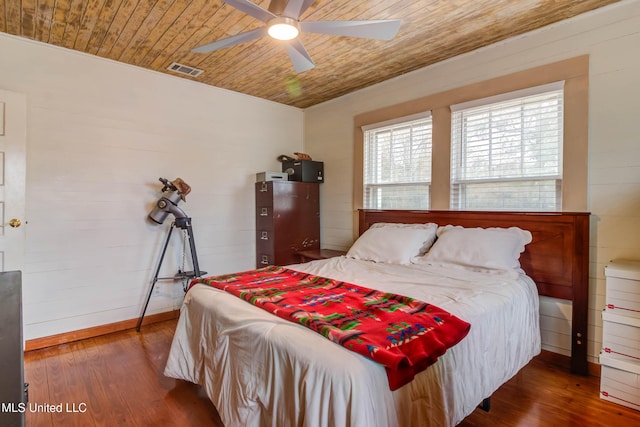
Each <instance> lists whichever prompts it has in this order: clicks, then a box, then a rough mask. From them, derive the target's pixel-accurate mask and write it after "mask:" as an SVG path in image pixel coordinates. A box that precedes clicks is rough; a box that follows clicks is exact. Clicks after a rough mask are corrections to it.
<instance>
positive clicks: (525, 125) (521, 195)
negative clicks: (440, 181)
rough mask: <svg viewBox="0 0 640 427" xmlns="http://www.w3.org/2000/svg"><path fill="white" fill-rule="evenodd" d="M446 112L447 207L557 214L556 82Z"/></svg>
mask: <svg viewBox="0 0 640 427" xmlns="http://www.w3.org/2000/svg"><path fill="white" fill-rule="evenodd" d="M451 111H452V135H451V149H452V153H451V154H452V155H451V161H452V165H451V166H452V167H451V208H452V209H461V210H526V211H559V210H561V200H562V136H563V129H562V124H563V90H562V83H551V84H549V85H544V86H539V87H535V88H530V89H525V90H523V91H517V92H513V93H510V94H505V95H498V96H496V97H491V98H486V99H484V100H478V101H472V102H469V103H465V104H459V105H454V106H452V107H451Z"/></svg>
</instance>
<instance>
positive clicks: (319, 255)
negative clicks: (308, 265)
mask: <svg viewBox="0 0 640 427" xmlns="http://www.w3.org/2000/svg"><path fill="white" fill-rule="evenodd" d="M346 253H347V251H337V250H335V249H309V250H306V251H298V252H297V253H296V255H298V257H299V258H300V262H309V261H315V260H317V259H327V258H333V257H336V256H341V255H345V254H346Z"/></svg>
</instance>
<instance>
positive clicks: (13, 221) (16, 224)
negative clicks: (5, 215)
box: [9, 218, 22, 228]
mask: <svg viewBox="0 0 640 427" xmlns="http://www.w3.org/2000/svg"><path fill="white" fill-rule="evenodd" d="M9 225H10V226H12V227H13V228H17V227H20V225H22V221H20V220H19V219H18V218H11V219H10V220H9Z"/></svg>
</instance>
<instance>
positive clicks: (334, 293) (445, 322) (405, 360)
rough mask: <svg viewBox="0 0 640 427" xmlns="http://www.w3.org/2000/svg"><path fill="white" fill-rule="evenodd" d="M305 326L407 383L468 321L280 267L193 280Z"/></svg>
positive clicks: (397, 383) (394, 381)
mask: <svg viewBox="0 0 640 427" xmlns="http://www.w3.org/2000/svg"><path fill="white" fill-rule="evenodd" d="M196 283H204V284H207V285H210V286H213V287H216V288H218V289H222V290H224V291H227V292H229V293H231V294H233V295H236V296H238V297H239V298H242V299H243V300H245V301H247V302H250V303H251V304H253V305H256V306H258V307H261V308H263V309H265V310H267V311H269V312H271V313H273V314H275V315H277V316H279V317H281V318H283V319H286V320H289V321H291V322H295V323H299V324H301V325H304V326H306V327H308V328H310V329H312V330H314V331H316V332H318V333H320V334H322V335H323V336H324V337H326V338H328V339H330V340H331V341H333V342H335V343H337V344H340V345H342V346H343V347H345V348H347V349H349V350H352V351H355V352H357V353H359V354H361V355H362V356H365V357H368V358H369V359H371V360H373V361H375V362H378V363H380V364H382V365H384V366H385V368H386V371H387V377H388V378H389V387H390V388H391V390H395V389H397V388H399V387H401V386H402V385H404V384H406V383H408V382H409V381H411V380H412V379H413V377H414V376H415V375H416V374H417V373H418V372H420V371H422V370H424V369H425V368H426V367H427V366H429V365H431V364H432V363H434V362H435V361H436V360H437V358H438V357H439V356H441V355H442V354H444V353H445V351H446V350H447V349H448V348H449V347H452V346H454V345H455V344H457V343H458V342H460V340H462V339H463V338H464V337H465V336H466V335H467V333H468V332H469V328H470V327H471V325H470V324H469V323H467V322H465V321H463V320H461V319H459V318H457V317H455V316H453V315H451V314H450V313H448V312H446V311H444V310H442V309H440V308H438V307H436V306H434V305H431V304H428V303H425V302H421V301H417V300H415V299H413V298H409V297H405V296H401V295H396V294H391V293H386V292H381V291H376V290H372V289H367V288H364V287H362V286H358V285H354V284H351V283H346V282H341V281H339V280H334V279H327V278H324V277H318V276H314V275H311V274H307V273H302V272H298V271H294V270H289V269H287V268H284V267H265V268H261V269H258V270H251V271H245V272H240V273H234V274H227V275H222V276H216V277H205V278H197V279H194V280H193V281H192V282H191V285H190V286H193V285H195V284H196Z"/></svg>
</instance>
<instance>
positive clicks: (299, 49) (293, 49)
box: [284, 40, 316, 73]
mask: <svg viewBox="0 0 640 427" xmlns="http://www.w3.org/2000/svg"><path fill="white" fill-rule="evenodd" d="M284 47H285V49H287V54H288V55H289V59H290V60H291V63H292V64H293V69H294V70H296V73H302V72H304V71H307V70H310V69H312V68H313V67H315V66H316V64H314V63H313V60H312V59H311V56H309V52H307V50H306V49H305V48H304V46H303V45H302V43H300V40H292V41H290V42H287V43H285V45H284Z"/></svg>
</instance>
